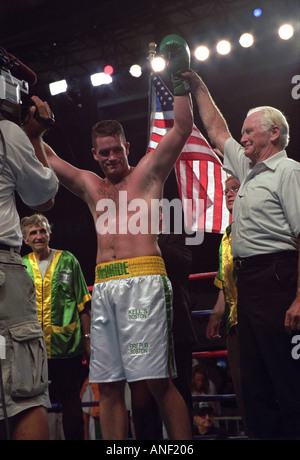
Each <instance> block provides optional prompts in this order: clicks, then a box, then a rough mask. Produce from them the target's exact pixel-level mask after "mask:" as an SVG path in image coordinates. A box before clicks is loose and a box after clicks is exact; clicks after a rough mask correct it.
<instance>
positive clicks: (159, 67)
mask: <svg viewBox="0 0 300 460" xmlns="http://www.w3.org/2000/svg"><path fill="white" fill-rule="evenodd" d="M151 67H152V69H153V70H154V72H162V71H163V70H165V68H166V61H165V60H164V58H162V57H160V56H158V57H155V58H154V59H152V61H151Z"/></svg>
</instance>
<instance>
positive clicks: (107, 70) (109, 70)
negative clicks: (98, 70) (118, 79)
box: [103, 65, 114, 75]
mask: <svg viewBox="0 0 300 460" xmlns="http://www.w3.org/2000/svg"><path fill="white" fill-rule="evenodd" d="M103 71H104V73H105V74H107V75H112V74H113V73H114V68H113V66H111V65H106V66H105V67H104V70H103Z"/></svg>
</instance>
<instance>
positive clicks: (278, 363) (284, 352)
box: [237, 251, 300, 439]
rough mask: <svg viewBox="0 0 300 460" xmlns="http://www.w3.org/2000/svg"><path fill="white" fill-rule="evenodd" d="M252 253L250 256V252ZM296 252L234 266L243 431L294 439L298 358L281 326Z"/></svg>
mask: <svg viewBox="0 0 300 460" xmlns="http://www.w3.org/2000/svg"><path fill="white" fill-rule="evenodd" d="M251 259H252V258H251ZM297 262H298V253H297V252H296V251H295V253H294V254H293V255H289V254H287V255H286V253H284V255H283V256H282V257H275V258H273V257H268V256H266V257H262V258H258V260H257V259H253V260H252V261H251V263H250V264H248V265H247V264H244V267H243V268H242V269H238V270H237V276H238V329H239V340H240V359H241V378H242V389H243V395H244V405H245V412H246V419H247V426H248V430H249V435H250V436H251V437H253V438H257V439H300V361H299V360H298V359H295V355H294V357H293V356H292V349H293V348H294V347H295V344H293V342H292V338H293V336H295V335H299V340H300V331H298V333H296V334H289V333H287V332H286V330H285V327H284V320H285V314H286V311H287V310H288V308H289V307H290V306H291V304H292V302H293V300H294V299H295V296H296V289H297Z"/></svg>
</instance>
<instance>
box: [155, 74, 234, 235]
mask: <svg viewBox="0 0 300 460" xmlns="http://www.w3.org/2000/svg"><path fill="white" fill-rule="evenodd" d="M151 86H152V87H151V88H150V95H151V99H150V105H151V107H150V133H149V144H148V150H147V153H148V152H151V151H152V150H154V149H155V148H156V147H157V145H158V143H159V141H160V139H161V138H162V137H163V136H164V134H165V133H166V132H167V131H168V130H169V129H170V128H172V126H173V122H174V113H173V104H174V97H173V94H172V93H171V92H170V91H169V89H168V88H167V87H166V85H165V84H164V82H163V81H162V79H161V78H160V76H159V75H157V74H152V76H151ZM175 174H176V179H177V184H178V191H179V196H180V199H181V202H182V207H183V211H184V216H185V225H186V228H187V230H192V231H204V232H209V233H224V232H225V229H226V227H227V226H228V225H229V223H230V213H229V212H228V210H227V208H226V203H225V197H224V195H223V182H224V180H225V179H226V177H227V175H226V172H225V171H224V170H223V167H222V163H221V161H220V159H219V157H218V156H217V155H216V153H215V152H214V151H213V150H212V148H211V147H210V145H209V144H208V142H207V140H206V139H205V138H204V136H203V135H202V134H201V132H200V131H199V129H198V128H197V127H196V126H195V125H194V126H193V131H192V134H191V136H190V137H189V139H188V141H187V143H186V145H185V147H184V149H183V151H182V153H181V155H180V157H179V159H178V160H177V162H176V164H175ZM199 203H201V206H200V208H199Z"/></svg>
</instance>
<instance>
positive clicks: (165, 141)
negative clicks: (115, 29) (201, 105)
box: [151, 35, 193, 180]
mask: <svg viewBox="0 0 300 460" xmlns="http://www.w3.org/2000/svg"><path fill="white" fill-rule="evenodd" d="M160 53H161V54H162V55H163V56H164V57H165V58H166V59H167V60H168V66H169V69H170V71H171V73H172V79H173V93H174V125H173V127H172V129H171V130H170V131H168V132H167V134H165V136H164V137H163V138H162V139H161V140H160V142H159V145H158V147H157V148H156V150H155V151H154V152H152V154H151V156H152V160H153V162H152V165H153V167H154V170H155V174H156V175H157V176H159V177H161V178H162V180H165V179H166V177H167V176H168V174H169V173H170V171H171V169H172V168H173V166H174V164H175V162H176V160H177V158H178V157H179V155H180V153H181V152H182V149H183V147H184V145H185V143H186V142H187V140H188V138H189V136H190V134H191V132H192V129H193V110H192V101H191V97H190V94H189V87H188V84H187V83H186V81H185V79H184V78H183V77H182V72H184V71H186V70H187V69H188V68H189V64H190V51H189V47H188V45H187V43H186V42H185V40H184V39H183V38H181V37H180V36H178V35H168V36H166V37H165V38H164V39H163V40H162V42H161V44H160Z"/></svg>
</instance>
